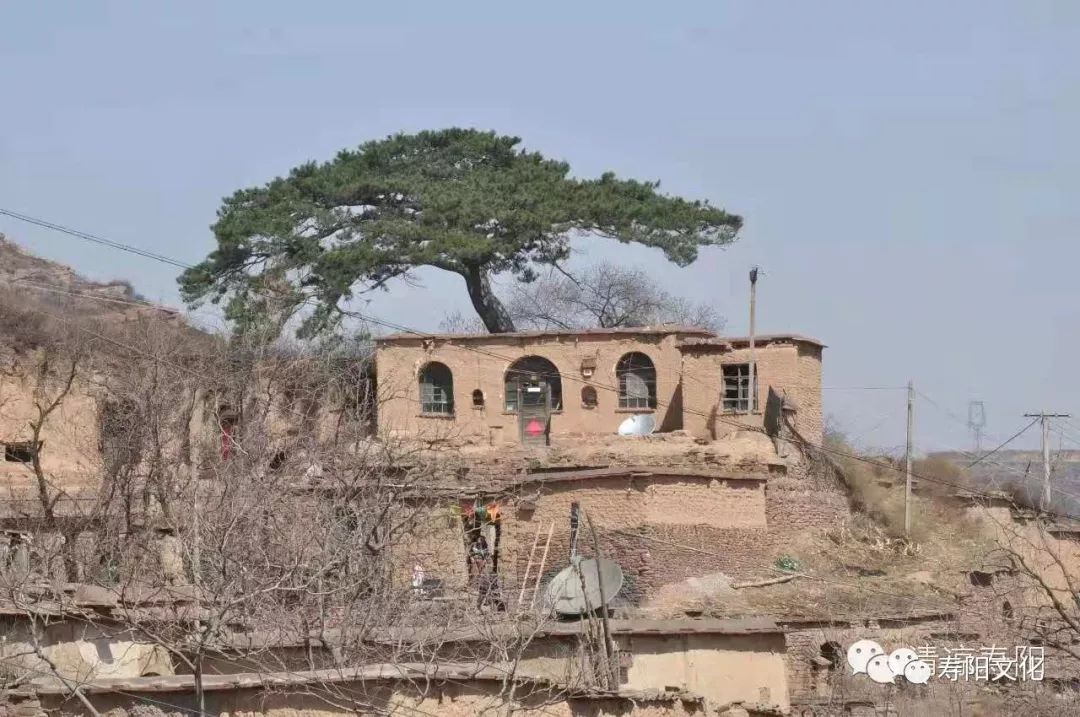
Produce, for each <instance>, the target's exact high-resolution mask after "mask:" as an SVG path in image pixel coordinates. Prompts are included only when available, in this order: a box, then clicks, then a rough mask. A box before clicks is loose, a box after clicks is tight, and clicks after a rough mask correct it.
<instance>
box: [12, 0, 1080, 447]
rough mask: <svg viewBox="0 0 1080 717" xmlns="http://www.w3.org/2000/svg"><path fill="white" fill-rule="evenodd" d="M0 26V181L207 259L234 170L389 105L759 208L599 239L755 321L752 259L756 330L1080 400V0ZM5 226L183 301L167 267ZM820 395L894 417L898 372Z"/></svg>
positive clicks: (921, 427)
mask: <svg viewBox="0 0 1080 717" xmlns="http://www.w3.org/2000/svg"><path fill="white" fill-rule="evenodd" d="M0 28H2V32H0V79H2V87H3V107H2V110H0V206H2V207H5V208H8V209H14V210H17V211H22V212H25V213H27V214H32V215H37V216H41V217H44V218H47V219H50V220H52V221H54V222H59V223H62V224H68V225H71V226H75V227H78V228H80V229H83V230H86V231H91V232H94V233H98V234H101V235H104V236H107V237H110V238H112V239H115V240H117V241H122V242H127V243H131V244H136V245H138V246H141V247H146V248H149V249H153V250H155V251H158V252H161V253H165V254H168V255H171V256H174V257H177V258H180V259H183V260H185V261H189V262H196V261H198V260H199V259H200V258H202V257H203V256H204V254H205V253H206V252H207V251H208V250H209V249H210V248H211V246H212V236H211V234H210V232H209V230H208V226H209V224H211V223H212V221H213V220H214V215H215V211H216V209H217V206H218V203H219V201H220V199H221V197H222V196H224V195H226V194H228V193H230V192H231V191H232V190H234V189H236V188H238V187H240V186H246V185H249V184H255V183H261V182H264V181H266V180H267V179H269V178H271V177H273V176H275V175H277V174H280V173H284V172H286V171H287V170H288V169H289V168H290V167H292V166H293V165H295V164H297V163H299V162H302V161H305V160H309V159H326V158H329V157H331V156H332V155H333V153H334V152H335V151H336V150H338V149H339V148H342V147H348V146H353V145H356V144H358V143H360V142H361V141H363V140H365V139H370V138H376V137H380V136H383V135H386V134H389V133H391V132H394V131H397V130H418V129H423V128H439V127H444V126H448V125H463V126H475V127H480V128H493V129H496V130H498V131H500V132H504V133H507V134H517V135H520V136H522V137H523V138H524V139H525V141H526V144H527V146H528V147H530V148H534V149H538V150H541V151H543V152H545V153H547V154H549V155H552V156H555V157H560V158H563V159H566V160H567V161H569V162H570V164H571V166H572V167H573V170H574V172H575V173H576V174H579V175H595V174H599V173H600V172H602V171H604V170H609V169H610V170H614V171H616V172H619V173H625V174H627V175H630V176H634V177H638V178H642V179H660V180H662V182H663V187H664V188H665V189H666V190H668V191H670V192H673V193H678V194H682V195H685V196H690V197H701V198H708V199H710V200H711V201H712V202H713V203H714V204H716V205H719V206H723V207H725V208H728V209H729V210H731V211H735V212H738V213H740V214H742V215H743V216H744V217H745V218H746V228H745V231H744V233H743V234H742V237H741V240H740V241H739V243H738V244H737V245H736V246H735V247H733V248H731V249H729V250H726V251H719V250H717V251H707V252H703V254H702V256H701V258H700V259H699V261H698V262H697V263H696V264H695V265H693V266H692V267H690V268H687V269H678V268H675V267H673V266H669V265H665V264H664V263H663V262H662V260H661V259H660V257H659V255H658V254H655V253H652V252H650V251H648V250H644V249H628V248H626V247H622V246H616V247H613V246H611V245H607V244H603V243H591V244H587V245H582V246H581V247H580V249H581V252H582V256H581V257H580V261H582V262H586V261H593V260H598V259H601V258H615V259H617V260H619V261H626V262H628V263H634V264H638V265H642V266H646V267H648V268H649V270H650V271H654V272H656V274H657V275H658V276H660V277H661V278H663V279H664V280H666V281H669V282H670V283H671V285H672V287H673V288H675V289H677V290H679V291H681V292H682V293H685V294H686V295H687V296H690V297H693V298H695V299H698V300H701V301H709V302H713V303H715V304H716V305H717V306H718V307H719V308H720V310H721V311H722V312H723V313H724V314H725V315H726V316H727V317H728V318H729V326H728V328H729V331H730V332H732V333H742V332H744V331H745V329H746V313H747V309H746V298H745V297H746V271H747V269H748V268H749V267H750V265H752V264H754V263H757V264H760V265H761V266H762V268H763V270H764V272H765V276H764V277H763V278H762V279H761V282H760V292H759V293H760V306H759V309H760V310H759V316H760V322H759V324H760V328H761V330H763V331H794V332H799V333H804V334H809V335H813V336H817V337H819V338H821V339H822V340H823V341H825V342H826V343H827V344H828V345H829V348H828V350H827V351H826V354H825V366H826V385H827V386H882V385H897V386H898V385H902V384H903V383H904V382H906V381H907V379H908V378H912V379H914V381H915V382H916V386H917V387H918V388H919V389H921V390H922V391H924V392H925V393H926V394H927V395H928V396H930V397H931V398H932V399H934V400H935V401H936V402H938V403H939V404H940V405H941V406H943V407H944V408H946V409H948V410H950V411H952V412H953V413H955V414H957V415H958V416H959V417H960V418H961V419H962V418H964V417H965V416H966V413H967V402H968V400H970V399H973V398H979V399H982V400H983V401H985V403H986V408H987V414H988V419H989V425H988V426H987V429H988V431H989V432H990V433H991V434H993V435H995V436H999V437H1005V436H1007V435H1009V434H1011V433H1012V432H1013V431H1014V430H1015V429H1016V428H1018V427H1019V426H1020V425H1021V424H1022V420H1023V419H1021V417H1020V414H1022V413H1024V412H1026V411H1032V410H1038V409H1039V408H1041V407H1045V408H1047V409H1056V410H1064V411H1071V412H1072V413H1073V414H1074V415H1075V414H1080V362H1078V361H1077V355H1078V354H1080V289H1078V288H1077V281H1076V278H1075V277H1076V276H1077V265H1078V264H1080V246H1078V242H1077V237H1076V232H1077V226H1078V224H1080V222H1078V220H1080V139H1078V129H1077V128H1080V4H1078V3H1075V2H1069V1H1068V0H1062V1H1061V2H1039V1H1036V0H1025V1H1024V2H1017V1H1015V0H1013V1H1010V2H1003V1H993V2H990V1H986V0H981V1H978V2H974V1H972V2H948V3H942V2H914V3H910V2H909V3H876V2H875V3H870V2H865V0H852V1H851V2H814V3H807V2H798V3H797V2H788V3H769V2H751V1H749V0H747V1H746V2H738V3H732V2H716V1H715V0H713V1H709V2H693V3H690V2H687V3H655V2H653V3H641V2H630V1H627V0H623V1H622V2H591V3H567V2H554V1H552V2H546V3H537V4H535V6H534V7H533V8H523V7H521V6H520V4H518V3H508V2H505V1H504V2H500V3H479V2H457V3H445V2H427V3H416V2H398V3H360V2H344V1H342V2H308V3H292V2H288V3H286V2H267V1H266V0H264V1H262V2H203V1H191V0H189V1H187V2H184V3H168V4H166V3H148V2H94V1H92V0H81V1H79V2H53V3H28V2H23V3H5V4H4V7H3V9H0ZM0 231H2V232H5V233H6V234H8V236H9V237H10V238H12V239H15V240H16V241H19V242H21V243H23V244H25V245H27V246H28V247H30V248H31V249H32V250H33V251H35V252H37V253H39V254H42V255H44V256H47V257H49V258H52V259H58V260H61V261H64V262H67V263H69V264H71V265H73V266H75V267H76V268H78V269H79V270H80V271H82V272H84V273H86V274H89V275H91V276H93V277H95V278H114V277H127V278H130V279H131V280H133V282H134V283H135V285H136V287H137V288H138V289H139V290H140V291H142V292H143V293H145V294H147V295H148V296H151V297H153V298H155V299H161V300H164V301H168V302H175V301H176V300H177V292H176V287H175V281H174V270H173V269H172V268H171V267H169V266H166V265H162V264H158V263H155V262H152V261H148V260H144V259H140V258H137V257H133V256H129V255H126V254H123V253H119V252H115V251H112V250H109V249H104V248H101V247H97V246H94V245H90V244H86V243H84V242H81V241H79V240H77V239H73V238H70V237H66V236H64V235H60V234H54V233H50V232H48V231H46V230H41V229H36V228H33V227H28V226H25V225H22V224H20V223H18V222H16V221H14V220H11V219H7V218H4V217H0ZM422 277H423V279H424V284H425V285H424V287H422V288H407V287H404V286H400V287H395V289H394V291H393V293H392V294H391V295H389V296H384V297H381V298H379V299H377V300H376V301H375V302H374V303H373V304H372V305H371V306H370V307H369V310H371V311H373V312H374V313H377V314H380V315H382V316H385V317H387V318H388V319H391V320H393V321H396V322H400V323H403V324H408V325H411V326H415V327H417V328H420V329H429V330H430V329H435V328H436V327H437V326H438V323H439V320H440V319H441V317H442V315H443V313H444V310H445V309H446V308H447V307H450V308H452V307H454V306H457V307H460V308H462V309H466V308H468V303H467V298H466V295H465V291H464V286H463V283H462V282H461V280H460V279H459V278H457V277H455V276H449V275H444V274H440V273H438V272H429V273H423V274H422ZM825 400H826V410H827V411H828V412H829V413H832V414H834V415H836V416H837V417H838V419H839V420H840V423H841V424H842V425H843V426H844V427H845V428H847V429H848V430H849V431H850V432H851V433H852V435H853V436H854V437H856V438H857V439H859V440H860V441H862V442H864V443H865V444H868V445H878V446H897V445H899V444H901V443H902V441H903V421H904V406H903V393H902V392H901V391H846V390H836V389H828V390H826V392H825ZM917 422H918V430H917V441H918V445H919V447H921V448H924V449H929V448H944V447H967V446H969V444H970V439H969V437H968V434H967V431H966V429H965V428H964V426H963V425H962V424H963V421H962V420H960V421H953V420H952V419H950V418H948V417H947V416H946V415H945V414H943V413H942V412H940V411H938V410H937V409H936V408H934V407H932V406H930V405H928V404H927V403H925V402H920V405H919V412H918V416H917ZM1067 430H1070V431H1071V433H1072V436H1073V437H1075V438H1080V421H1078V422H1074V424H1073V426H1072V427H1070V428H1068V429H1067ZM1029 438H1030V439H1031V440H1029V441H1028V442H1027V445H1034V441H1035V432H1034V431H1033V432H1032V433H1031V434H1030V436H1029ZM1066 445H1068V443H1066ZM1076 445H1077V444H1076V442H1075V441H1074V442H1073V446H1074V447H1075V446H1076Z"/></svg>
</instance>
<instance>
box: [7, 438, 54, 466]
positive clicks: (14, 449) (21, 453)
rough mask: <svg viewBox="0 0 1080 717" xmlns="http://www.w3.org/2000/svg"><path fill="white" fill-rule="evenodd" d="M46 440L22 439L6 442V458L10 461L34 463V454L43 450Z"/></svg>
mask: <svg viewBox="0 0 1080 717" xmlns="http://www.w3.org/2000/svg"><path fill="white" fill-rule="evenodd" d="M42 443H44V441H38V442H37V445H35V444H34V442H33V441H20V442H18V443H5V444H4V460H5V461H8V462H10V463H33V462H34V456H35V455H36V454H37V453H38V452H39V451H40V450H41V446H42Z"/></svg>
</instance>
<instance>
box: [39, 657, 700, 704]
mask: <svg viewBox="0 0 1080 717" xmlns="http://www.w3.org/2000/svg"><path fill="white" fill-rule="evenodd" d="M506 678H507V672H506V670H505V669H502V668H499V667H497V666H492V665H485V664H480V663H467V662H440V663H438V664H435V665H433V664H430V663H426V662H412V663H377V664H372V665H364V666H361V667H351V668H345V669H323V670H295V671H288V672H239V673H234V674H226V675H203V678H202V686H203V689H204V690H206V691H207V692H219V691H222V690H237V689H253V688H254V689H258V688H269V689H274V688H281V687H284V686H288V685H313V684H314V685H320V684H321V685H327V684H331V683H346V682H359V681H369V680H371V681H374V680H386V681H402V682H419V683H421V684H422V683H423V682H424V681H426V680H433V681H439V680H446V681H451V682H460V681H463V680H478V681H483V682H498V683H502V682H504V681H505V680H506ZM514 679H515V681H516V682H520V683H526V684H531V685H534V686H536V687H539V688H552V689H558V690H559V691H560V693H561V694H563V695H564V696H565V697H566V698H567V699H628V700H633V701H642V702H670V701H674V700H683V701H693V702H700V701H701V700H702V697H701V696H700V695H698V694H697V693H695V692H689V691H686V690H682V691H679V692H675V693H670V692H663V691H660V690H633V689H619V690H613V691H606V690H598V689H589V688H587V687H586V688H578V687H574V686H570V685H567V684H565V683H562V682H559V681H557V680H553V679H551V678H549V677H546V676H543V675H539V674H532V673H530V672H527V671H524V670H518V671H516V672H515V674H514ZM27 687H28V688H29V689H30V690H33V691H34V692H36V693H37V694H38V695H68V694H70V692H71V688H70V687H69V686H68V685H66V684H64V683H63V682H61V681H59V680H56V679H52V678H39V679H37V680H33V681H31V682H30V683H28V685H27ZM79 689H80V691H82V692H83V693H85V694H91V695H93V694H114V693H118V692H119V693H131V692H136V693H168V692H189V691H192V690H194V689H195V678H194V677H193V676H192V675H162V676H154V677H105V678H98V679H95V680H91V681H87V682H83V683H81V684H80V685H79ZM300 694H304V693H300Z"/></svg>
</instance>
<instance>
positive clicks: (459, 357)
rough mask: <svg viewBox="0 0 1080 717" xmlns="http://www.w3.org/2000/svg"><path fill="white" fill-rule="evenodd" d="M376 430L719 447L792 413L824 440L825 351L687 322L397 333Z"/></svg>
mask: <svg viewBox="0 0 1080 717" xmlns="http://www.w3.org/2000/svg"><path fill="white" fill-rule="evenodd" d="M376 347H377V349H376V374H377V377H378V394H379V427H380V430H385V431H389V432H392V433H394V434H399V435H410V436H426V437H430V438H445V439H448V440H460V441H471V442H481V443H487V444H490V445H501V444H514V443H519V442H523V441H524V442H533V443H542V442H553V443H555V442H558V441H559V440H560V439H563V438H565V437H567V436H570V435H573V434H578V433H606V434H611V433H614V432H615V431H616V430H617V429H618V427H619V426H620V424H622V423H623V422H624V421H625V420H626V418H627V417H629V416H632V415H641V414H646V415H648V416H651V417H652V419H653V422H654V424H655V426H656V429H657V430H658V431H661V432H664V431H674V430H680V429H682V430H686V431H688V432H689V433H690V434H692V435H694V436H695V437H699V438H703V439H716V438H720V437H723V436H725V435H728V434H731V433H733V432H735V431H737V430H740V429H741V428H750V429H759V430H760V429H762V428H765V427H766V423H767V422H768V421H772V422H773V423H777V422H778V421H780V420H781V416H782V415H783V414H784V413H785V412H786V413H787V414H788V415H789V416H790V418H791V419H792V421H793V425H795V426H796V427H797V429H798V431H799V432H800V433H801V434H802V435H804V436H806V437H807V438H808V439H809V440H813V441H817V440H820V438H821V434H822V415H821V354H822V349H823V348H824V346H823V345H822V344H821V343H820V342H819V341H817V340H816V339H810V338H806V337H802V336H798V335H794V334H788V335H770V336H760V337H757V338H756V346H755V350H754V355H753V363H754V365H755V366H756V375H757V381H756V386H754V387H751V385H750V376H751V370H750V368H751V355H750V349H749V340H748V339H746V338H727V337H723V338H721V337H717V336H715V335H713V334H712V333H710V332H708V331H705V330H703V329H697V328H693V327H679V326H657V327H638V328H628V329H593V330H587V331H541V332H516V333H507V334H480V335H478V334H439V335H421V334H409V333H403V334H393V335H391V336H386V337H383V338H381V339H378V340H377V341H376Z"/></svg>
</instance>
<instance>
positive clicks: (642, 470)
mask: <svg viewBox="0 0 1080 717" xmlns="http://www.w3.org/2000/svg"><path fill="white" fill-rule="evenodd" d="M624 477H625V478H698V479H701V480H737V481H760V482H767V481H768V480H769V476H768V474H767V473H733V472H731V471H717V470H694V469H692V468H685V467H682V466H673V467H671V468H668V467H665V466H627V467H623V466H611V467H607V468H587V469H583V470H551V471H536V472H533V473H527V474H525V476H523V477H522V478H520V479H518V480H516V481H513V483H512V484H511V485H530V484H535V483H562V482H570V481H582V480H590V479H593V478H624Z"/></svg>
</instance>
